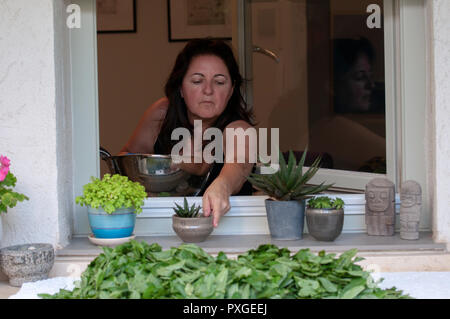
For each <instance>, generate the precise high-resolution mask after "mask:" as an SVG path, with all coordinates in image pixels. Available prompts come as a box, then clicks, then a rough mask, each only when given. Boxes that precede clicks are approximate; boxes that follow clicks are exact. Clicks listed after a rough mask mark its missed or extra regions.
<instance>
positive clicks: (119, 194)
mask: <svg viewBox="0 0 450 319" xmlns="http://www.w3.org/2000/svg"><path fill="white" fill-rule="evenodd" d="M146 197H147V193H146V192H145V187H144V186H142V185H141V184H139V183H138V182H133V181H131V180H129V179H128V177H126V176H122V175H118V174H114V175H112V176H111V175H110V174H105V175H104V176H103V178H102V179H99V178H94V177H91V182H90V183H88V184H86V185H84V187H83V196H78V197H77V198H76V200H75V201H76V203H77V204H80V205H81V206H84V205H86V206H88V217H89V225H90V227H91V230H92V233H93V235H94V237H95V238H126V237H130V236H131V235H132V233H133V230H134V226H135V223H136V214H140V213H141V212H142V206H143V205H144V199H145V198H146Z"/></svg>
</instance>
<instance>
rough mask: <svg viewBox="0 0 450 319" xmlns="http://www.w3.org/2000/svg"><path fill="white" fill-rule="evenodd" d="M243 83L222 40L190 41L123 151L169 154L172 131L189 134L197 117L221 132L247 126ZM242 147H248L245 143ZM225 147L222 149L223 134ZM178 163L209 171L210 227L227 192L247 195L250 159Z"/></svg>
mask: <svg viewBox="0 0 450 319" xmlns="http://www.w3.org/2000/svg"><path fill="white" fill-rule="evenodd" d="M241 84H242V77H241V75H240V74H239V67H238V65H237V62H236V60H235V58H234V55H233V52H232V50H231V48H230V47H229V46H228V45H227V44H226V43H225V42H223V41H219V40H211V39H197V40H192V41H190V42H188V44H187V45H186V46H185V48H184V49H183V50H182V51H181V52H180V53H179V55H178V57H177V59H176V62H175V65H174V68H173V70H172V72H171V74H170V76H169V79H168V80H167V83H166V85H165V95H166V96H165V97H163V98H161V99H159V100H158V101H156V102H155V103H154V104H153V105H151V106H150V107H149V108H148V109H147V110H146V112H145V113H144V115H143V117H142V119H141V120H140V122H139V124H138V126H137V128H136V129H135V131H134V133H133V135H132V136H131V138H130V140H129V141H128V143H127V144H126V145H125V146H124V148H123V149H122V150H121V153H149V154H170V153H171V150H172V147H173V146H174V145H175V144H176V143H177V142H178V141H172V140H171V134H172V131H173V130H174V129H176V128H180V127H183V128H187V129H189V130H190V131H191V135H192V136H193V133H192V132H193V124H194V121H195V120H201V121H202V129H203V131H205V130H206V129H207V128H210V127H216V128H219V129H220V130H221V131H222V132H224V131H225V129H227V128H233V129H236V128H242V129H244V130H246V129H247V128H250V127H251V126H252V119H253V115H252V114H251V112H250V111H247V108H246V103H245V101H244V100H243V98H242V95H241V92H240V89H241ZM224 135H225V134H224ZM235 145H236V143H235ZM246 148H247V151H248V143H246ZM223 150H224V153H225V154H226V150H227V141H226V139H224V141H223ZM247 151H246V154H248V152H247ZM234 154H237V152H236V151H235V152H234ZM235 156H236V155H235ZM224 157H225V156H224ZM246 158H248V156H247V157H246ZM235 159H236V158H235ZM192 162H193V161H192ZM211 165H213V166H212V167H211ZM180 167H181V168H182V169H183V170H185V171H187V172H189V173H191V174H195V175H200V176H202V175H205V174H206V173H207V172H208V171H210V169H211V170H212V171H211V175H210V184H209V185H208V186H207V188H206V191H205V192H204V194H203V201H202V202H203V213H204V215H205V216H210V215H211V214H213V224H214V227H217V226H218V223H219V220H220V218H221V216H223V215H224V214H225V213H227V212H228V210H229V209H230V202H229V197H230V196H231V195H235V194H240V195H243V194H249V195H250V194H251V185H250V184H249V183H248V182H246V177H247V176H248V175H249V174H250V172H251V170H252V168H253V164H251V163H248V160H246V161H245V163H242V164H241V163H237V161H236V160H235V161H233V162H231V161H229V162H225V163H224V164H220V163H213V164H207V163H205V162H204V161H203V162H202V163H182V164H180Z"/></svg>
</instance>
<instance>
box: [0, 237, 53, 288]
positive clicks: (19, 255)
mask: <svg viewBox="0 0 450 319" xmlns="http://www.w3.org/2000/svg"><path fill="white" fill-rule="evenodd" d="M54 262H55V251H54V249H53V246H52V245H50V244H26V245H17V246H10V247H5V248H2V249H1V250H0V266H1V269H2V271H3V272H4V273H5V275H7V276H8V278H9V284H10V285H11V286H14V287H20V286H22V284H23V283H25V282H33V281H38V280H44V279H47V278H48V274H49V272H50V270H51V269H52V267H53V263H54Z"/></svg>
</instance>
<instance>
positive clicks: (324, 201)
mask: <svg viewBox="0 0 450 319" xmlns="http://www.w3.org/2000/svg"><path fill="white" fill-rule="evenodd" d="M344 204H345V203H344V201H343V200H342V199H341V198H339V197H337V198H335V199H332V198H330V197H328V196H318V197H314V198H311V199H310V200H308V204H307V205H308V207H310V208H314V209H342V208H343V207H344Z"/></svg>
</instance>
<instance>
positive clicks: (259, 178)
mask: <svg viewBox="0 0 450 319" xmlns="http://www.w3.org/2000/svg"><path fill="white" fill-rule="evenodd" d="M306 153H307V151H306V150H305V151H304V152H303V155H302V157H301V159H300V162H299V163H297V160H296V159H295V156H294V153H293V152H292V151H289V159H288V163H287V164H286V161H285V160H284V157H283V154H282V153H281V152H280V155H279V161H280V169H279V170H278V171H277V172H276V173H274V174H270V175H263V174H251V175H250V176H249V177H248V178H247V179H248V180H249V181H250V183H252V185H253V186H254V187H255V188H256V189H259V190H261V191H263V192H264V193H266V194H267V195H269V196H270V197H272V198H274V199H276V200H280V201H290V200H303V199H305V198H308V197H310V196H311V195H314V194H318V193H320V192H323V191H325V190H327V189H328V188H330V187H331V186H333V184H331V185H324V183H322V184H320V185H308V184H307V183H308V181H309V180H310V179H311V178H312V177H313V176H314V175H315V174H316V173H317V171H318V170H319V164H320V161H321V157H320V156H319V157H318V158H316V160H315V161H314V162H313V164H312V165H311V167H309V168H308V170H307V171H306V172H305V173H304V174H303V166H304V164H305V159H306Z"/></svg>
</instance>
